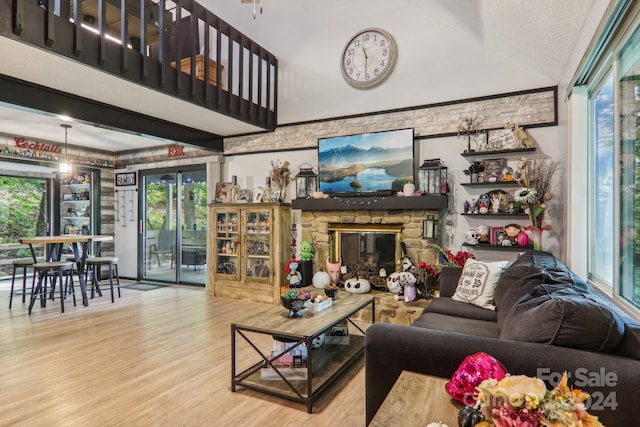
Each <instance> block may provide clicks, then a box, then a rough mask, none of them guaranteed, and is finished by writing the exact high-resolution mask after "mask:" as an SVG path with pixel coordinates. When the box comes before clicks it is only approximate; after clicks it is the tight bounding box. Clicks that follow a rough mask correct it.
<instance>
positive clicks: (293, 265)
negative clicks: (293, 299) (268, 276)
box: [285, 259, 302, 288]
mask: <svg viewBox="0 0 640 427" xmlns="http://www.w3.org/2000/svg"><path fill="white" fill-rule="evenodd" d="M285 271H286V273H287V280H288V281H289V287H291V288H299V287H300V286H301V284H302V273H300V272H299V271H298V261H296V260H295V259H290V260H289V262H287V266H286V267H285Z"/></svg>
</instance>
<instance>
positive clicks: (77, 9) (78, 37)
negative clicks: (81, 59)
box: [73, 0, 82, 56]
mask: <svg viewBox="0 0 640 427" xmlns="http://www.w3.org/2000/svg"><path fill="white" fill-rule="evenodd" d="M81 23H82V0H73V27H74V28H73V54H74V55H75V56H79V55H80V53H82V25H81Z"/></svg>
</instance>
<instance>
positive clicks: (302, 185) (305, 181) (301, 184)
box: [296, 163, 318, 199]
mask: <svg viewBox="0 0 640 427" xmlns="http://www.w3.org/2000/svg"><path fill="white" fill-rule="evenodd" d="M304 165H307V166H308V167H303V166H304ZM317 190H318V175H316V173H315V172H314V171H313V166H311V165H310V164H309V163H303V164H302V165H300V172H298V175H296V198H298V199H307V198H309V197H311V195H312V194H313V192H314V191H317Z"/></svg>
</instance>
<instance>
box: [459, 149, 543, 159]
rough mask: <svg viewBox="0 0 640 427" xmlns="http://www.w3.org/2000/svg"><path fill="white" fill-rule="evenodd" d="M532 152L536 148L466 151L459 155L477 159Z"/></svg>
mask: <svg viewBox="0 0 640 427" xmlns="http://www.w3.org/2000/svg"><path fill="white" fill-rule="evenodd" d="M532 151H536V147H531V148H517V149H515V150H513V149H505V150H492V151H466V152H464V153H462V154H461V155H462V156H463V157H478V156H495V155H496V154H513V153H528V152H532Z"/></svg>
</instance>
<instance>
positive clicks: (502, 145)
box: [487, 129, 518, 151]
mask: <svg viewBox="0 0 640 427" xmlns="http://www.w3.org/2000/svg"><path fill="white" fill-rule="evenodd" d="M516 148H518V139H517V138H516V136H515V135H514V133H513V130H512V129H496V130H491V131H489V137H488V140H487V150H488V151H499V150H515V149H516Z"/></svg>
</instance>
